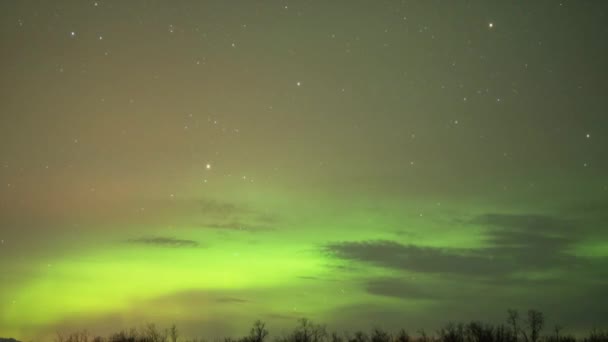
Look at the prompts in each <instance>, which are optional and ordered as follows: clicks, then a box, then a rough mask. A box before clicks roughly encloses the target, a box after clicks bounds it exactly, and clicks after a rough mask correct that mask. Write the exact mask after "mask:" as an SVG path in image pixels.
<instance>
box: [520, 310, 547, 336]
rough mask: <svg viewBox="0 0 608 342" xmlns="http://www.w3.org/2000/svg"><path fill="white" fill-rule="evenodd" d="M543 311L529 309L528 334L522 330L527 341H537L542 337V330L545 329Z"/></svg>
mask: <svg viewBox="0 0 608 342" xmlns="http://www.w3.org/2000/svg"><path fill="white" fill-rule="evenodd" d="M543 323H544V318H543V313H542V312H540V311H537V310H533V309H531V310H528V319H527V320H526V325H527V326H528V333H529V336H528V334H527V333H526V332H525V331H523V330H522V334H523V335H524V339H525V340H526V342H537V341H538V339H539V337H540V331H541V330H542V329H543Z"/></svg>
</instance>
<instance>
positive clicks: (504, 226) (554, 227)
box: [471, 213, 577, 233]
mask: <svg viewBox="0 0 608 342" xmlns="http://www.w3.org/2000/svg"><path fill="white" fill-rule="evenodd" d="M471 223H476V224H482V225H486V226H488V227H491V228H494V229H500V230H508V231H525V232H528V233H557V232H562V233H564V232H566V233H567V232H571V231H573V230H575V228H577V227H576V226H575V222H574V221H572V220H568V219H563V218H558V217H553V216H547V215H533V214H525V215H512V214H495V213H492V214H484V215H480V216H477V217H475V218H474V219H473V220H471Z"/></svg>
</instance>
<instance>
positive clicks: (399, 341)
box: [394, 329, 410, 342]
mask: <svg viewBox="0 0 608 342" xmlns="http://www.w3.org/2000/svg"><path fill="white" fill-rule="evenodd" d="M394 341H395V342H410V335H409V334H408V333H407V331H405V330H404V329H401V330H399V332H398V333H397V336H395V338H394Z"/></svg>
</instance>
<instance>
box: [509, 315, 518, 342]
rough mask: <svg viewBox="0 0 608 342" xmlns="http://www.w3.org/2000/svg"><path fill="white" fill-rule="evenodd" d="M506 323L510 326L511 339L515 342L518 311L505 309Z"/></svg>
mask: <svg viewBox="0 0 608 342" xmlns="http://www.w3.org/2000/svg"><path fill="white" fill-rule="evenodd" d="M507 323H508V324H509V325H510V326H511V331H512V333H513V341H515V342H517V340H518V338H517V337H518V336H519V312H517V310H515V309H509V310H507Z"/></svg>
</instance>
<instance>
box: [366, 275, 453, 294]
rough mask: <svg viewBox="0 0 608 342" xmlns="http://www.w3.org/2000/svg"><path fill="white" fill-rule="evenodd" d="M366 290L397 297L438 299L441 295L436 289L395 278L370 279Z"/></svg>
mask: <svg viewBox="0 0 608 342" xmlns="http://www.w3.org/2000/svg"><path fill="white" fill-rule="evenodd" d="M365 290H366V291H367V292H368V293H371V294H375V295H379V296H385V297H395V298H411V299H437V298H439V297H441V295H440V293H438V292H437V291H436V290H435V289H431V288H428V287H422V286H418V285H416V284H414V283H413V282H408V281H404V280H402V279H394V278H381V279H372V280H369V281H368V282H367V284H366V287H365Z"/></svg>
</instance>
